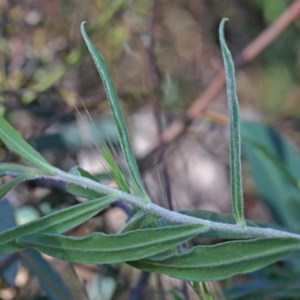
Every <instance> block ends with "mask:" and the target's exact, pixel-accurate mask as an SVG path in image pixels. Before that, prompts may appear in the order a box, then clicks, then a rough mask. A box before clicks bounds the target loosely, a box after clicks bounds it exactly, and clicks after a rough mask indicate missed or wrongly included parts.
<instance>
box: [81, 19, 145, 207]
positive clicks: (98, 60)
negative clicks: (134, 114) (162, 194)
mask: <svg viewBox="0 0 300 300" xmlns="http://www.w3.org/2000/svg"><path fill="white" fill-rule="evenodd" d="M84 24H85V22H83V23H81V34H82V36H83V38H84V41H85V43H86V45H87V47H88V49H89V52H90V54H91V56H92V58H93V61H94V63H95V65H96V68H97V70H98V72H99V74H100V76H101V79H102V81H103V84H104V88H105V92H106V95H107V98H108V101H109V105H110V107H111V110H112V113H113V117H114V120H115V122H116V125H117V128H118V132H119V136H120V141H121V148H122V152H123V155H124V158H125V159H126V162H127V164H128V167H129V170H130V173H131V176H132V177H133V180H134V182H135V184H136V186H137V187H138V188H139V190H140V191H141V193H142V194H143V195H144V196H145V195H146V192H145V189H144V185H143V182H142V179H141V175H140V172H139V170H138V166H137V163H136V160H135V157H134V153H133V151H132V148H131V144H130V141H129V137H128V133H127V130H126V126H125V121H124V116H123V113H122V110H121V107H120V101H119V97H118V94H117V91H116V88H115V85H114V83H113V81H112V78H111V75H110V73H109V70H108V67H107V65H106V62H105V60H104V58H103V56H102V55H101V53H100V52H99V51H98V50H97V48H96V47H95V45H94V44H93V43H92V41H91V40H90V38H89V37H88V35H87V33H86V32H85V28H84ZM147 199H148V198H147ZM146 201H149V200H146Z"/></svg>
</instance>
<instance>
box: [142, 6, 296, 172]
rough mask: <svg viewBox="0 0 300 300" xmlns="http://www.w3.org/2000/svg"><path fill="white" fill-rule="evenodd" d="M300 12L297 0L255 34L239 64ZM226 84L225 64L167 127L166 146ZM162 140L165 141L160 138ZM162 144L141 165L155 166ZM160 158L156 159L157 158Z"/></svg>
mask: <svg viewBox="0 0 300 300" xmlns="http://www.w3.org/2000/svg"><path fill="white" fill-rule="evenodd" d="M299 15H300V0H296V1H294V2H293V4H291V5H290V7H289V8H288V9H287V10H286V11H285V12H284V13H283V14H282V15H281V16H280V17H279V18H278V19H277V20H276V21H275V22H274V23H273V24H272V25H270V26H269V27H268V28H267V29H266V30H264V31H263V32H262V33H261V34H260V35H259V36H258V37H257V38H255V39H254V40H253V41H252V42H251V43H250V44H249V45H248V46H246V47H245V48H244V49H243V50H242V52H241V53H240V55H238V56H237V58H236V59H235V64H236V67H238V68H240V67H243V66H245V65H246V64H248V63H249V62H251V61H253V60H254V59H255V58H256V57H257V56H258V55H259V54H260V53H261V52H262V51H264V50H265V49H266V48H267V47H268V46H269V45H270V44H271V43H272V42H273V41H274V40H275V39H276V38H277V37H278V36H279V35H280V34H281V33H282V32H283V31H284V30H285V29H286V28H287V27H288V26H289V25H290V24H291V23H293V22H294V21H295V20H296V19H297V18H298V17H299ZM224 87H225V75H224V69H223V68H222V69H221V70H220V71H219V73H218V74H217V75H216V77H215V78H214V79H213V81H212V83H211V84H210V85H209V86H208V87H207V88H206V90H205V91H204V92H203V93H202V94H201V95H200V96H199V97H198V98H197V99H195V101H194V102H193V104H192V105H191V106H190V107H189V108H188V109H187V111H186V113H185V115H184V116H183V117H182V118H180V119H177V120H175V121H173V123H171V124H170V125H169V127H167V129H165V131H164V132H163V134H162V137H161V140H162V142H163V143H164V145H165V146H168V145H170V144H171V143H172V142H173V141H175V140H177V139H178V138H179V137H180V136H181V135H182V134H183V133H184V132H185V131H186V129H187V128H188V127H189V126H190V125H191V123H192V122H193V121H194V120H195V119H196V118H197V117H199V116H200V115H201V114H203V112H204V111H205V110H206V109H207V106H208V104H209V103H210V102H211V101H213V100H215V99H216V98H217V96H218V95H219V94H220V93H221V92H222V91H223V89H224ZM160 143H161V141H160ZM159 147H160V145H158V144H156V145H154V147H153V149H152V150H151V151H149V153H148V154H146V155H145V156H144V158H142V159H141V160H140V165H141V169H142V170H145V169H148V168H149V167H151V166H153V165H154V164H155V163H156V161H157V158H156V153H157V150H158V149H159ZM155 160H156V161H155Z"/></svg>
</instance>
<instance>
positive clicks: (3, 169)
mask: <svg viewBox="0 0 300 300" xmlns="http://www.w3.org/2000/svg"><path fill="white" fill-rule="evenodd" d="M39 174H43V170H41V169H38V168H32V167H27V166H23V165H19V164H10V163H7V164H5V163H1V164H0V176H5V175H12V176H19V175H30V176H36V175H39Z"/></svg>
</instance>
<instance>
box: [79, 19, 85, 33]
mask: <svg viewBox="0 0 300 300" xmlns="http://www.w3.org/2000/svg"><path fill="white" fill-rule="evenodd" d="M85 24H86V21H82V22H81V24H80V31H81V34H82V35H84V34H85Z"/></svg>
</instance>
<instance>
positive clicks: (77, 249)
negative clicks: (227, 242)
mask: <svg viewBox="0 0 300 300" xmlns="http://www.w3.org/2000/svg"><path fill="white" fill-rule="evenodd" d="M206 230H208V227H207V226H204V225H176V226H168V227H160V228H150V229H140V230H135V231H129V232H125V233H121V234H113V235H107V234H104V233H93V234H91V235H89V236H86V237H82V238H78V237H69V236H63V235H54V234H43V233H36V234H32V235H28V236H24V237H21V238H19V239H18V240H17V243H18V244H19V245H21V246H23V247H33V248H36V249H37V250H39V251H41V252H43V253H46V254H48V255H50V256H53V257H56V258H59V259H63V260H66V261H71V262H77V263H85V264H109V263H120V262H126V261H132V260H137V259H141V258H146V257H149V256H152V255H155V254H157V253H160V252H164V251H166V250H168V249H170V248H173V247H175V246H176V245H178V244H181V243H184V242H186V241H187V240H189V239H191V238H192V237H194V236H195V235H197V234H199V233H200V232H203V231H206Z"/></svg>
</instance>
